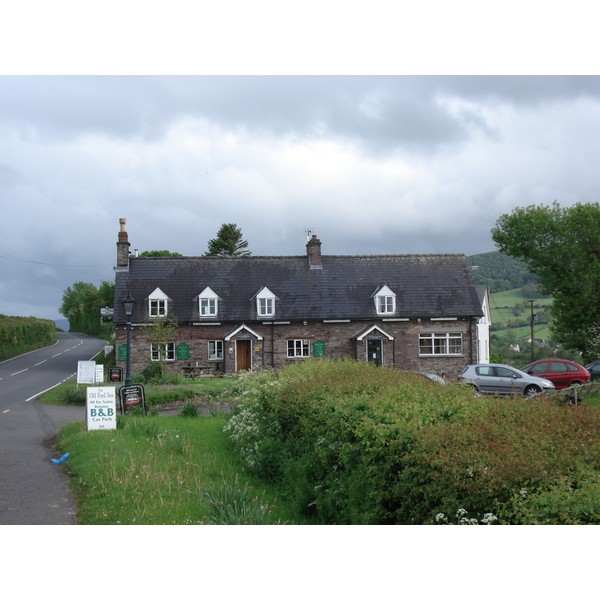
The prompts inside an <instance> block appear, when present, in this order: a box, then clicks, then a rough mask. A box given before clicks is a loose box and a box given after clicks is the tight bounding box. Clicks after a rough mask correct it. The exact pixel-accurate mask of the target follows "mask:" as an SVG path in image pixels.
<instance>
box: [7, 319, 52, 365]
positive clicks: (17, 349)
mask: <svg viewBox="0 0 600 600" xmlns="http://www.w3.org/2000/svg"><path fill="white" fill-rule="evenodd" d="M55 342H56V327H55V325H54V321H48V320H46V319H36V318H35V317H7V316H5V315H0V360H6V359H7V358H12V357H13V356H17V355H18V354H23V353H24V352H29V351H31V350H37V349H38V348H43V347H44V346H50V345H51V344H54V343H55Z"/></svg>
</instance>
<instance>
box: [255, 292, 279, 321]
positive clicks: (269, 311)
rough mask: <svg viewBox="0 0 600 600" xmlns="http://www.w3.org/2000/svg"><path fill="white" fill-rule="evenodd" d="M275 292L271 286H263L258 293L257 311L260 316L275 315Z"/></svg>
mask: <svg viewBox="0 0 600 600" xmlns="http://www.w3.org/2000/svg"><path fill="white" fill-rule="evenodd" d="M275 300H276V296H275V294H274V293H273V292H272V291H271V290H270V289H269V288H266V287H264V288H262V290H260V292H259V293H258V294H257V295H256V313H257V314H258V316H259V317H273V316H275Z"/></svg>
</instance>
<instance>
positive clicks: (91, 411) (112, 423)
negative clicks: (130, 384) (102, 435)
mask: <svg viewBox="0 0 600 600" xmlns="http://www.w3.org/2000/svg"><path fill="white" fill-rule="evenodd" d="M85 421H86V423H87V428H88V430H90V429H116V428H117V401H116V388H114V387H89V388H87V402H86V413H85Z"/></svg>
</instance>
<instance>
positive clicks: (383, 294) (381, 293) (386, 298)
mask: <svg viewBox="0 0 600 600" xmlns="http://www.w3.org/2000/svg"><path fill="white" fill-rule="evenodd" d="M373 298H374V300H375V309H376V310H377V314H378V315H393V314H394V313H395V312H396V294H394V292H392V290H390V288H389V287H388V286H387V285H384V286H383V287H381V288H379V289H378V290H377V291H376V292H375V293H374V294H373Z"/></svg>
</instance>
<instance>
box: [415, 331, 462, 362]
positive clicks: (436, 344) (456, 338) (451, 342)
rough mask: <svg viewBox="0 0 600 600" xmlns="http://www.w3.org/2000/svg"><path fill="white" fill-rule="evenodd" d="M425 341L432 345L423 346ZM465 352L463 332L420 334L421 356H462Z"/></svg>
mask: <svg viewBox="0 0 600 600" xmlns="http://www.w3.org/2000/svg"><path fill="white" fill-rule="evenodd" d="M425 340H430V341H431V345H430V346H425V345H424V344H423V341H425ZM426 350H428V351H426ZM463 352H464V349H463V334H462V332H461V331H446V332H427V333H420V334H419V356H461V355H462V354H463Z"/></svg>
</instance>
